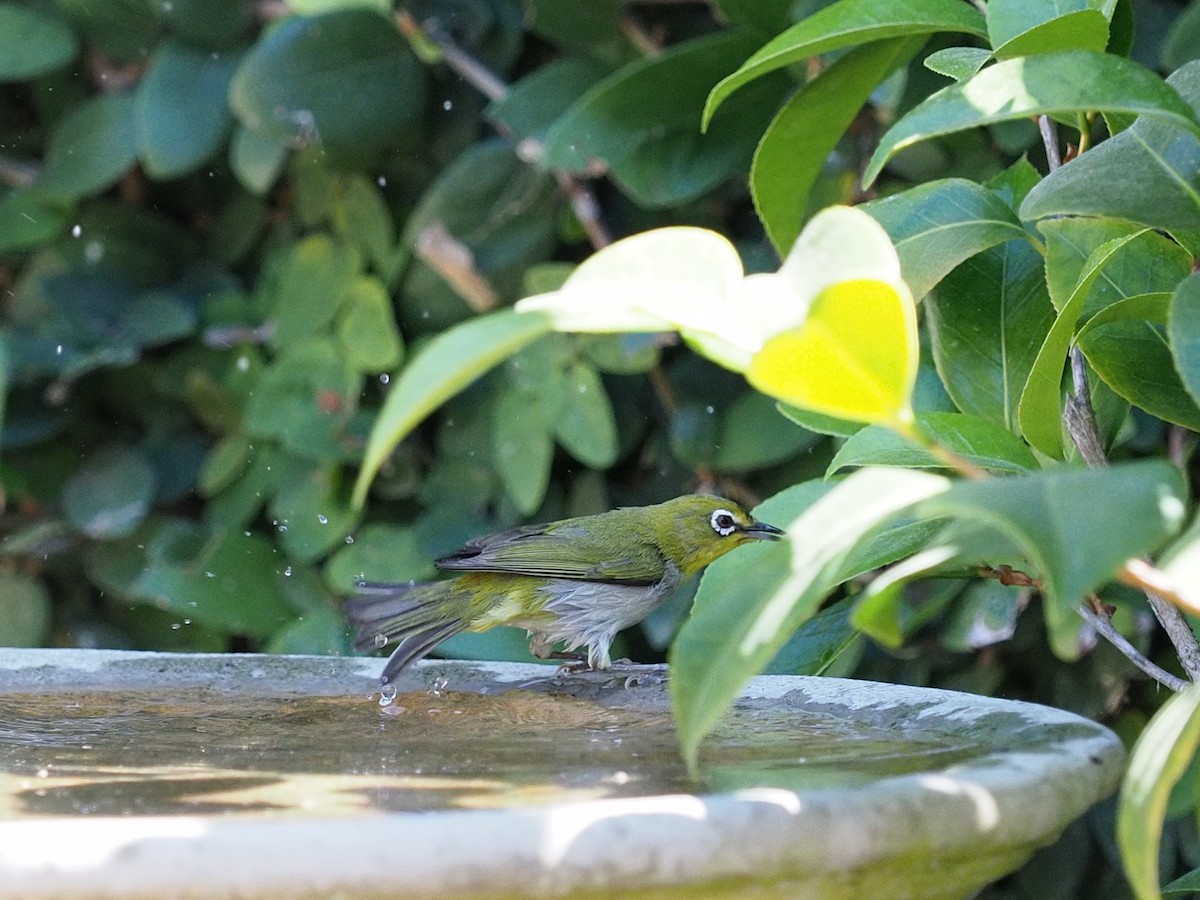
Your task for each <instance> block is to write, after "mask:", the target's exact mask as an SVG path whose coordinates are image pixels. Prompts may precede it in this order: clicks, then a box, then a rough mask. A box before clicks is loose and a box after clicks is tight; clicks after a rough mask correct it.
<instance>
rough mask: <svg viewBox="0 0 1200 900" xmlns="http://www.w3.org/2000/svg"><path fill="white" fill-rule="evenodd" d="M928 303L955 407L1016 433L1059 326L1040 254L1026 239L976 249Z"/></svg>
mask: <svg viewBox="0 0 1200 900" xmlns="http://www.w3.org/2000/svg"><path fill="white" fill-rule="evenodd" d="M924 306H925V322H926V324H927V326H928V328H929V336H930V339H931V345H932V350H933V359H934V363H935V364H936V365H937V370H938V372H939V374H940V375H941V377H942V383H943V384H944V385H945V386H946V392H947V393H948V394H949V395H950V397H951V398H952V399H953V400H954V404H955V405H956V406H957V407H958V408H959V409H961V410H962V411H963V412H965V413H968V414H970V415H973V416H978V417H979V418H981V419H986V420H988V421H989V422H992V423H994V424H996V425H999V426H1002V427H1004V428H1006V429H1009V430H1012V431H1015V430H1016V426H1017V407H1018V403H1019V402H1020V399H1021V391H1022V389H1023V388H1024V387H1025V382H1026V381H1027V380H1028V378H1029V372H1030V370H1031V369H1032V368H1033V363H1034V360H1035V359H1036V358H1037V352H1038V348H1039V347H1040V346H1041V345H1042V342H1043V341H1045V339H1046V335H1047V333H1048V332H1049V331H1050V327H1051V325H1052V324H1053V323H1054V307H1053V306H1051V304H1050V298H1049V296H1047V293H1046V276H1045V269H1044V266H1043V261H1042V257H1041V255H1040V254H1039V253H1038V252H1037V251H1036V250H1035V249H1034V248H1033V246H1032V245H1031V244H1030V243H1029V242H1027V241H1009V242H1007V243H1004V244H1001V245H1000V246H997V247H992V248H990V249H988V250H985V251H984V252H982V253H978V254H976V255H975V256H973V257H971V258H970V259H968V260H967V261H966V262H964V263H962V264H961V265H960V266H959V267H958V268H957V269H955V270H954V271H953V272H951V273H949V274H948V275H947V276H946V277H945V279H944V280H942V281H941V283H940V284H939V285H938V286H937V287H936V288H935V289H934V290H933V292H932V293H931V294H930V295H929V296H928V297H926V298H925V303H924Z"/></svg>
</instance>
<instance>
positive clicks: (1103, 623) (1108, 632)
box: [1075, 605, 1188, 691]
mask: <svg viewBox="0 0 1200 900" xmlns="http://www.w3.org/2000/svg"><path fill="white" fill-rule="evenodd" d="M1075 612H1077V613H1079V615H1081V616H1082V617H1083V620H1084V621H1085V622H1087V623H1088V624H1089V625H1091V626H1092V627H1093V628H1094V629H1096V633H1097V634H1098V635H1100V636H1101V637H1102V638H1104V639H1105V640H1106V641H1108V642H1109V643H1110V644H1112V645H1113V646H1114V647H1116V648H1117V649H1118V650H1119V651H1121V653H1122V655H1124V656H1125V658H1126V659H1128V660H1129V661H1130V662H1131V663H1133V664H1134V665H1135V666H1137V667H1138V668H1139V669H1141V670H1142V671H1143V672H1145V673H1146V674H1147V675H1149V676H1150V677H1151V678H1153V679H1154V680H1155V681H1157V682H1158V683H1159V684H1161V685H1163V686H1164V687H1167V688H1170V689H1171V690H1173V691H1182V690H1185V689H1186V688H1187V687H1188V683H1187V682H1186V681H1184V680H1183V679H1182V678H1179V677H1178V676H1176V675H1172V674H1171V673H1170V672H1168V671H1167V670H1166V669H1163V668H1161V667H1160V666H1157V665H1155V664H1154V663H1152V662H1150V660H1148V659H1147V658H1146V657H1145V656H1143V655H1142V654H1141V652H1140V651H1139V650H1138V649H1137V647H1135V646H1133V644H1131V643H1129V640H1128V639H1127V638H1126V637H1125V635H1123V634H1121V632H1119V631H1117V629H1115V628H1113V625H1112V622H1110V621H1109V620H1108V617H1107V616H1102V615H1099V614H1098V613H1094V612H1092V611H1091V610H1090V609H1088V608H1087V607H1086V606H1084V605H1080V606H1077V607H1075Z"/></svg>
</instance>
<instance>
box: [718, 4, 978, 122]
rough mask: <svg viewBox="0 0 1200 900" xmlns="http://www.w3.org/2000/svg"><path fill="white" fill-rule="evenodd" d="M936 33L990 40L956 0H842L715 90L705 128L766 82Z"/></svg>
mask: <svg viewBox="0 0 1200 900" xmlns="http://www.w3.org/2000/svg"><path fill="white" fill-rule="evenodd" d="M937 31H951V32H964V33H967V34H974V35H976V36H977V37H984V36H986V31H985V29H984V23H983V17H982V16H981V15H980V14H979V13H978V12H977V11H976V10H975V9H973V8H972V7H970V6H969V5H967V4H964V3H959V2H956V0H893V2H889V3H887V4H886V5H884V6H880V5H879V4H878V3H876V2H874V0H840V2H838V3H833V4H831V5H830V6H827V7H825V8H824V9H822V10H820V11H819V12H817V13H814V14H813V15H811V16H808V17H807V18H805V19H803V20H802V21H800V22H798V23H796V24H795V25H793V26H792V27H791V28H789V29H788V30H787V31H785V32H783V34H781V35H779V36H778V37H776V38H775V39H774V40H771V41H768V42H767V43H766V44H765V45H763V46H762V47H761V48H760V49H759V50H758V51H757V52H756V53H755V54H754V55H753V56H751V57H750V58H749V59H747V60H746V61H745V62H744V63H742V65H741V67H740V68H739V69H738V70H737V71H736V72H734V73H733V74H732V75H729V76H728V77H726V78H725V79H724V80H723V81H722V82H721V83H720V84H718V85H717V86H716V87H715V88H713V90H712V93H711V94H710V95H709V97H708V103H707V104H706V106H705V108H704V122H705V124H706V125H707V124H708V122H709V121H710V120H711V119H712V117H713V115H714V114H715V113H716V111H717V107H719V106H720V105H721V104H722V103H723V102H724V101H725V98H726V97H728V96H729V95H730V94H732V93H733V92H734V91H736V90H738V89H739V88H741V87H742V86H743V85H745V84H748V83H749V82H751V81H753V80H755V79H756V78H761V77H762V76H764V75H766V74H768V73H770V72H773V71H775V70H776V69H781V68H783V67H784V66H790V65H792V64H793V63H797V62H800V61H801V60H803V59H807V58H808V57H810V56H819V55H820V54H822V53H829V52H831V51H833V50H840V49H841V48H843V47H851V46H854V45H856V44H869V43H871V42H873V41H882V40H886V39H888V38H897V37H906V36H909V35H916V34H931V33H933V32H937Z"/></svg>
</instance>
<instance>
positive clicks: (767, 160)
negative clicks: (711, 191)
mask: <svg viewBox="0 0 1200 900" xmlns="http://www.w3.org/2000/svg"><path fill="white" fill-rule="evenodd" d="M925 39H926V38H925V36H924V35H918V36H916V37H899V38H893V39H891V40H884V41H879V42H877V43H872V44H868V45H867V46H865V47H858V48H855V49H854V50H851V51H850V52H849V53H847V54H846V55H845V56H843V57H841V58H840V59H838V60H837V61H836V62H834V63H833V64H832V65H831V66H830V67H829V68H828V69H826V70H825V71H824V72H822V73H821V74H820V76H818V77H817V78H816V79H814V80H813V81H810V82H809V83H808V84H807V85H805V86H804V87H803V88H801V89H800V90H799V91H798V92H797V93H796V95H795V96H793V97H792V99H791V100H789V101H788V102H787V103H786V104H785V105H784V107H783V109H781V110H780V111H779V113H778V114H777V115H776V116H775V118H774V119H773V120H772V121H771V124H770V125H769V126H768V127H767V130H766V133H765V134H764V135H763V137H762V140H761V141H760V142H759V145H758V150H757V152H755V154H754V165H753V166H752V167H751V169H750V191H751V193H752V194H753V196H754V205H755V208H756V209H757V210H758V217H759V218H760V219H761V220H762V223H763V225H764V227H766V229H767V234H768V235H769V236H770V238H771V242H772V243H773V244H774V245H775V249H776V250H777V251H778V252H779V255H780V256H786V255H787V253H788V251H789V250H790V249H791V248H792V244H794V243H795V242H796V238H797V236H798V235H799V234H800V226H801V224H802V223H803V221H804V213H805V210H806V208H807V206H808V203H809V193H810V192H811V190H812V188H813V185H815V184H816V182H817V177H818V176H819V175H820V174H821V169H822V167H823V166H824V165H825V161H826V159H828V157H829V154H830V153H831V152H832V151H833V149H834V147H836V146H837V143H838V141H839V140H841V138H842V135H843V133H844V132H845V131H846V129H847V128H849V127H850V124H851V123H852V122H853V121H854V119H855V117H856V116H857V115H858V112H859V110H860V109H861V107H862V105H863V104H864V103H865V102H866V100H867V98H868V97H869V96H870V94H871V92H872V91H873V90H875V88H876V86H877V85H878V84H879V82H881V81H882V80H883V79H884V78H886V77H887V76H888V75H889V74H891V73H892V72H893V71H895V70H896V69H898V68H900V67H901V66H904V65H906V64H907V63H908V61H909V60H910V59H912V58H913V56H915V55H916V54H917V52H918V51H919V50H920V48H921V47H922V46H923V45H924V43H925ZM1009 215H1010V216H1011V212H1010V213H1009ZM916 296H918V297H920V296H921V295H920V294H917V295H916Z"/></svg>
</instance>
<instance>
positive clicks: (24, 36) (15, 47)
mask: <svg viewBox="0 0 1200 900" xmlns="http://www.w3.org/2000/svg"><path fill="white" fill-rule="evenodd" d="M77 49H78V48H77V47H76V44H75V35H74V34H73V33H72V32H71V30H70V29H69V28H67V27H66V26H64V25H63V24H62V23H61V22H59V21H58V20H57V19H55V18H53V17H51V16H49V15H47V14H46V13H44V12H42V11H40V10H37V9H28V8H26V7H25V6H24V5H22V4H18V3H0V81H25V80H27V79H30V78H36V77H38V76H39V75H44V74H46V73H47V72H53V71H54V70H55V69H57V68H58V67H59V66H62V65H64V64H65V63H67V62H68V61H69V60H71V59H72V58H73V57H74V56H75V53H76V50H77Z"/></svg>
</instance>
